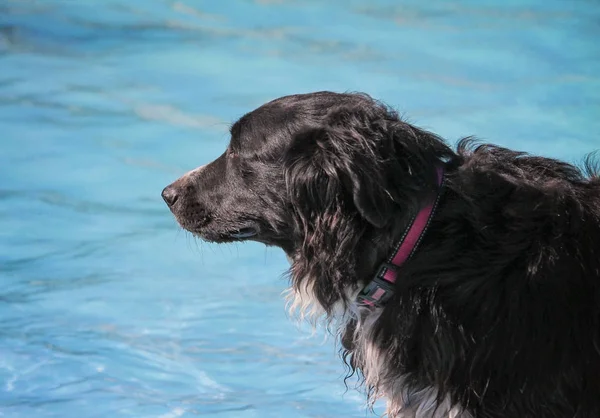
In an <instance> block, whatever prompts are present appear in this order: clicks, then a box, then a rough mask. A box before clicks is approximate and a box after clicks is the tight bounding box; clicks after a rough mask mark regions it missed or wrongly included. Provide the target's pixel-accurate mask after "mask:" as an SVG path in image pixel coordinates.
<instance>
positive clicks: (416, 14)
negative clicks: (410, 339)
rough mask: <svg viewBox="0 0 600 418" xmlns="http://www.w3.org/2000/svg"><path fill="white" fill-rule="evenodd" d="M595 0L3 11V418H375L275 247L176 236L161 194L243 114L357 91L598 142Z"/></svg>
mask: <svg viewBox="0 0 600 418" xmlns="http://www.w3.org/2000/svg"><path fill="white" fill-rule="evenodd" d="M599 17H600V6H599V5H598V4H597V2H595V1H585V0H574V1H571V2H563V1H558V0H550V1H548V0H543V1H542V0H526V1H520V2H504V1H499V0H493V1H492V0H487V1H460V2H446V1H431V2H421V1H417V0H412V1H401V2H396V1H386V0H377V1H368V2H367V1H342V0H338V1H331V2H319V1H316V0H313V1H310V0H306V1H264V0H263V1H255V2H252V1H231V2H209V1H192V0H186V1H167V0H154V1H142V0H135V1H124V0H111V1H87V2H75V1H66V0H63V1H60V0H45V1H33V0H30V1H27V0H20V1H18V0H5V1H4V2H2V3H1V4H0V147H1V148H0V279H1V283H2V287H1V290H0V416H3V417H27V418H29V417H36V418H38V417H39V418H42V417H106V416H115V417H116V416H119V417H120V416H135V417H160V418H170V417H180V416H194V415H208V416H211V415H215V416H223V417H226V416H227V417H242V418H244V417H261V418H262V417H342V416H343V417H350V416H355V417H360V416H365V412H364V409H363V400H362V398H361V396H360V395H358V394H357V393H356V392H354V391H352V390H350V391H349V392H347V393H344V392H345V388H344V386H343V384H342V379H341V376H342V374H343V371H344V370H343V367H342V365H341V361H340V360H339V359H338V358H337V355H336V353H335V351H336V348H335V347H334V344H333V342H332V341H331V340H329V341H327V342H326V343H324V344H323V343H322V339H321V338H320V337H317V338H310V336H309V335H308V334H307V333H306V332H300V331H299V330H298V329H296V327H295V326H294V325H293V323H292V322H291V321H290V320H289V319H288V318H287V317H286V315H285V313H284V302H283V299H282V297H281V296H280V293H281V291H282V290H283V289H284V288H285V281H284V280H283V279H282V278H281V275H282V273H283V272H284V271H285V269H286V266H287V265H286V261H285V259H284V257H283V255H282V254H281V253H280V252H279V251H277V250H272V249H268V250H265V249H264V248H263V247H262V246H259V245H253V244H249V245H238V246H224V247H217V246H211V245H207V244H203V243H198V242H196V241H195V240H193V239H192V238H191V237H189V236H188V235H186V234H185V233H183V232H182V231H179V230H178V229H177V228H176V226H175V224H174V221H173V220H172V218H171V216H170V214H169V213H168V211H167V210H166V209H165V208H164V207H163V203H162V202H161V200H160V197H159V193H160V190H161V188H162V187H163V186H164V185H166V184H168V183H169V182H170V181H172V180H173V179H174V178H176V177H177V176H178V175H179V174H181V173H182V172H183V171H185V170H187V169H190V168H193V167H195V166H197V165H200V164H202V163H205V162H207V161H208V160H210V159H212V158H213V157H215V156H217V155H218V154H220V153H221V152H222V150H223V149H224V146H225V144H226V141H227V127H228V124H229V123H230V122H231V121H232V120H234V119H235V118H236V117H238V116H240V115H241V114H243V113H245V112H246V111H248V110H250V109H252V108H253V107H256V106H258V105H260V104H261V103H263V102H265V101H267V100H269V99H272V98H274V97H277V96H281V95H284V94H289V93H296V92H307V91H313V90H321V89H328V90H336V91H347V90H351V91H366V92H368V93H370V94H372V95H374V96H375V97H377V98H380V99H382V100H384V101H386V102H388V103H390V104H393V105H394V106H396V107H398V108H399V110H400V111H401V112H402V113H404V114H406V115H407V116H408V117H409V119H410V120H411V121H412V122H415V123H417V124H419V125H421V126H424V127H427V128H429V129H432V130H435V131H436V132H438V133H439V134H441V135H443V136H445V137H446V138H448V139H449V140H451V141H453V140H455V139H457V138H459V137H460V136H464V135H471V134H475V135H478V136H480V137H482V138H483V139H485V140H487V141H491V142H495V143H499V144H501V145H505V146H510V147H514V148H519V149H524V150H528V151H533V152H537V153H542V154H545V155H550V156H554V157H560V158H564V159H567V160H578V159H580V158H581V157H582V156H583V155H584V154H585V153H586V152H589V151H591V150H593V149H594V148H600V139H599V138H598V135H597V134H596V133H597V132H599V131H600V118H598V115H599V110H600V93H599V92H600V90H599V87H600V79H599V76H598V74H600V71H599V70H600V57H599V56H598V54H597V47H596V41H595V40H596V39H598V38H599V35H600V33H599V32H600V29H599V27H598V25H597V21H598V18H599Z"/></svg>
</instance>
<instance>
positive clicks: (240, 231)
mask: <svg viewBox="0 0 600 418" xmlns="http://www.w3.org/2000/svg"><path fill="white" fill-rule="evenodd" d="M186 229H187V228H186ZM188 231H190V232H191V233H193V234H194V235H196V236H197V237H198V238H201V239H202V240H204V241H208V242H216V243H227V242H235V241H245V240H249V239H252V238H254V237H256V236H258V234H259V230H258V228H257V227H253V226H247V227H241V228H235V229H230V230H225V231H223V230H221V231H219V230H214V229H212V228H206V227H204V228H197V229H188Z"/></svg>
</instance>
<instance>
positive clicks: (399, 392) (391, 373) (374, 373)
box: [352, 308, 472, 418]
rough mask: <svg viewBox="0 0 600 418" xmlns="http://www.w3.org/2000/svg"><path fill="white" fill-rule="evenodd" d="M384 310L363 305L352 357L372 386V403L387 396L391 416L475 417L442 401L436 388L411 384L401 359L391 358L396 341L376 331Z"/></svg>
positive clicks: (359, 315) (418, 417)
mask: <svg viewBox="0 0 600 418" xmlns="http://www.w3.org/2000/svg"><path fill="white" fill-rule="evenodd" d="M381 313H382V309H381V308H375V309H371V308H369V309H368V310H367V309H366V308H359V309H358V311H357V316H356V317H357V318H358V319H357V323H356V326H355V328H354V331H353V333H352V334H353V338H352V343H353V344H352V346H353V349H352V357H353V359H354V360H355V361H356V364H357V365H358V367H359V368H360V370H361V372H362V374H363V376H364V379H365V383H366V386H367V387H368V388H369V389H372V396H371V399H370V400H369V402H370V403H371V404H372V403H373V402H375V400H376V399H378V398H386V399H387V409H386V414H387V416H389V417H390V418H392V417H394V418H472V415H471V414H469V413H468V412H466V411H463V410H462V408H460V407H459V406H453V405H452V404H451V402H450V400H449V399H447V398H446V399H444V400H443V401H441V402H438V401H437V399H438V392H437V389H436V388H435V387H433V386H429V387H425V388H415V387H413V386H412V385H409V384H408V380H407V378H406V374H403V371H401V370H397V369H395V366H393V364H397V362H391V361H390V359H391V353H390V352H391V346H392V344H393V341H382V340H380V339H378V337H377V333H376V332H375V330H376V326H377V322H378V320H379V318H380V316H381Z"/></svg>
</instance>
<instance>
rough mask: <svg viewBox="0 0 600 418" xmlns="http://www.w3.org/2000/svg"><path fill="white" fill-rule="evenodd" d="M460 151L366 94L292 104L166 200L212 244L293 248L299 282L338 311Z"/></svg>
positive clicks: (269, 113) (235, 132)
mask: <svg viewBox="0 0 600 418" xmlns="http://www.w3.org/2000/svg"><path fill="white" fill-rule="evenodd" d="M450 153H451V151H450V150H449V148H447V147H446V145H444V144H443V142H441V141H439V139H438V138H437V137H435V136H433V135H431V134H429V133H427V132H424V131H421V130H419V129H417V128H415V127H412V126H411V125H408V124H406V123H404V122H402V121H401V120H400V119H399V117H398V115H397V114H396V113H395V112H394V111H392V110H390V109H389V108H387V107H386V106H384V105H382V104H381V103H378V102H376V101H374V100H373V99H371V98H370V97H368V96H366V95H362V94H337V93H330V92H320V93H312V94H303V95H293V96H286V97H282V98H279V99H276V100H274V101H271V102H269V103H267V104H265V105H263V106H261V107H259V108H258V109H256V110H254V111H252V112H250V113H248V114H246V115H245V116H243V117H242V118H240V119H239V120H238V121H237V122H236V123H235V124H234V125H233V126H232V128H231V141H230V144H229V146H228V148H227V150H226V151H225V152H224V153H223V154H222V155H221V156H220V157H219V158H217V159H216V160H215V161H213V162H212V163H210V164H208V165H205V166H202V167H200V168H197V169H195V170H192V171H191V172H189V173H187V174H185V175H184V176H183V177H181V178H180V179H178V180H177V181H175V182H174V183H172V184H171V185H169V186H167V187H166V188H165V189H164V190H163V194H162V195H163V198H164V199H165V201H166V202H167V204H168V206H169V208H170V209H171V211H172V212H173V214H174V215H175V217H176V218H177V221H178V222H179V223H180V224H181V226H182V227H183V228H185V229H187V230H188V231H190V232H192V233H193V234H195V235H197V236H199V237H201V238H203V239H205V240H208V241H214V242H232V241H241V240H255V241H259V242H263V243H265V244H267V245H274V246H278V247H281V248H282V249H284V250H285V252H286V253H287V254H288V256H289V257H290V258H291V259H292V260H293V265H292V277H293V279H294V286H305V287H307V286H308V287H309V288H310V289H309V290H310V291H311V292H312V293H314V295H315V296H316V299H318V301H319V304H320V305H321V306H322V307H323V308H324V309H325V311H327V312H329V310H330V309H331V306H332V305H333V303H335V302H336V301H338V300H340V299H343V298H344V295H345V294H347V290H348V288H352V287H356V285H357V283H358V282H359V280H360V279H361V277H360V276H361V274H362V273H363V272H362V270H365V273H368V269H369V268H370V267H369V264H372V265H374V263H375V262H376V260H375V258H377V256H378V255H377V253H378V251H377V247H378V245H379V246H381V247H382V248H383V247H385V248H384V250H385V251H388V250H389V245H390V242H388V241H387V240H384V239H381V237H382V236H383V235H393V233H394V232H395V228H393V227H392V226H393V225H394V224H397V223H398V221H399V219H400V218H401V217H402V216H403V214H404V215H406V214H407V213H409V212H410V211H412V210H415V209H416V208H417V207H418V205H419V203H420V199H421V198H422V197H423V196H425V195H426V194H427V193H429V192H430V191H431V190H434V189H435V187H436V183H435V182H436V180H435V171H434V169H433V167H434V166H435V164H437V163H439V161H440V160H441V159H443V158H445V157H446V156H448V155H450ZM363 264H364V267H362V265H363ZM301 282H303V284H302V285H301ZM305 290H306V289H305Z"/></svg>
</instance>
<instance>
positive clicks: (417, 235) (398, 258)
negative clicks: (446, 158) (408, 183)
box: [357, 167, 444, 307]
mask: <svg viewBox="0 0 600 418" xmlns="http://www.w3.org/2000/svg"><path fill="white" fill-rule="evenodd" d="M437 180H438V193H437V196H436V198H435V199H434V201H433V202H431V203H429V204H428V205H427V206H425V207H423V208H422V209H421V210H420V211H419V212H418V213H417V214H416V215H415V216H413V218H412V219H411V221H410V223H409V226H408V228H407V229H406V231H404V235H402V238H400V240H399V241H398V244H396V246H395V247H394V252H392V255H391V256H390V257H389V258H388V259H387V261H386V262H384V263H382V264H381V265H380V266H379V268H378V269H377V273H376V274H375V277H374V278H373V279H372V280H371V281H370V282H369V283H368V284H367V285H366V286H365V287H364V288H363V290H361V292H360V293H359V295H358V297H357V302H358V304H359V305H362V306H370V307H380V306H383V305H384V304H385V303H386V302H387V301H388V300H389V299H390V298H391V297H392V295H393V294H394V283H396V279H397V278H398V272H399V270H400V267H402V265H403V264H404V263H405V262H406V261H407V260H408V259H409V258H410V257H412V255H413V254H414V252H415V251H416V249H417V247H418V246H419V243H420V242H421V240H422V239H423V236H424V235H425V232H426V231H427V227H428V226H429V224H430V222H431V218H433V214H434V212H435V209H436V208H437V205H438V203H439V200H440V196H441V194H442V188H443V185H444V169H443V168H442V167H438V169H437Z"/></svg>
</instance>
